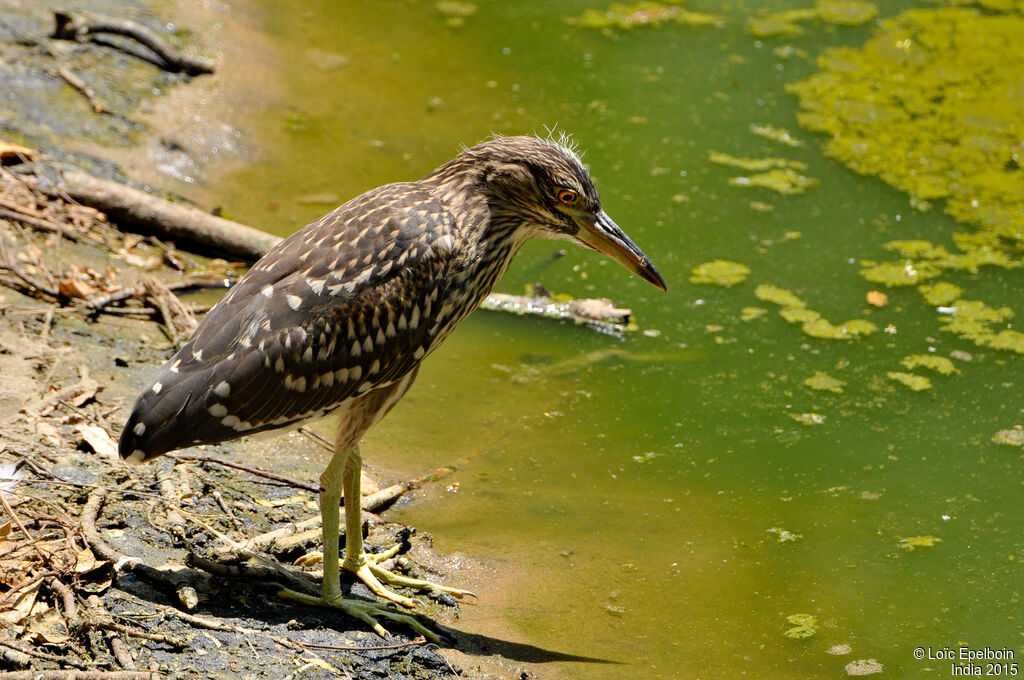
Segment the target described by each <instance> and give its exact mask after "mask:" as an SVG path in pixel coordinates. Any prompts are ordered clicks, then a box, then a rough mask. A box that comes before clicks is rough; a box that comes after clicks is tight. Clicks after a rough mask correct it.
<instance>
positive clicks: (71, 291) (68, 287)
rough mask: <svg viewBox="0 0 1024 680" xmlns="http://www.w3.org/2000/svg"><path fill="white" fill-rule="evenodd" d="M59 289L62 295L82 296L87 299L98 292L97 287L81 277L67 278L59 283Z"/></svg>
mask: <svg viewBox="0 0 1024 680" xmlns="http://www.w3.org/2000/svg"><path fill="white" fill-rule="evenodd" d="M57 290H58V291H59V292H60V294H61V295H64V296H65V297H70V298H80V299H82V300H86V299H88V298H90V297H92V296H93V295H95V294H96V288H95V287H94V286H93V285H92V284H90V283H88V282H87V281H82V280H81V279H73V278H70V277H68V278H65V279H62V280H61V282H60V283H59V284H57Z"/></svg>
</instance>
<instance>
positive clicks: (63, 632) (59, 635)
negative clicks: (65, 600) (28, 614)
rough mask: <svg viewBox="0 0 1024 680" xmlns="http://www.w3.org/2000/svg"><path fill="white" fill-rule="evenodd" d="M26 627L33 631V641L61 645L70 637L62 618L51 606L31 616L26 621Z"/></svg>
mask: <svg viewBox="0 0 1024 680" xmlns="http://www.w3.org/2000/svg"><path fill="white" fill-rule="evenodd" d="M28 629H29V630H30V631H31V632H32V633H35V639H34V640H33V641H34V642H43V643H46V644H50V645H62V644H64V643H66V642H67V641H68V640H69V639H71V636H70V635H68V629H67V627H66V626H65V625H64V620H63V619H62V618H61V616H60V613H59V612H58V611H57V610H56V609H54V608H53V607H50V608H48V609H47V610H46V611H43V612H40V613H38V614H36V615H35V616H33V617H32V618H31V619H30V620H29V622H28Z"/></svg>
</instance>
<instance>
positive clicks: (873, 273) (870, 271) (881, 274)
mask: <svg viewBox="0 0 1024 680" xmlns="http://www.w3.org/2000/svg"><path fill="white" fill-rule="evenodd" d="M861 267H862V269H861V270H860V275H861V276H863V277H864V278H865V279H867V280H868V281H870V282H871V283H880V284H882V285H885V286H889V287H890V288H893V287H897V286H913V285H915V284H917V283H920V282H921V281H927V280H929V279H934V278H936V277H938V276H941V275H942V270H941V269H939V268H938V267H936V266H935V265H934V264H932V263H931V262H927V261H919V262H915V261H912V260H904V261H902V262H871V261H870V260H862V261H861Z"/></svg>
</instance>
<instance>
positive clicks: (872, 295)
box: [867, 290, 889, 307]
mask: <svg viewBox="0 0 1024 680" xmlns="http://www.w3.org/2000/svg"><path fill="white" fill-rule="evenodd" d="M867 299H868V304H869V305H874V306H875V307H885V306H886V305H887V304H889V296H888V295H886V294H885V293H883V292H881V291H878V290H869V291H868V294H867Z"/></svg>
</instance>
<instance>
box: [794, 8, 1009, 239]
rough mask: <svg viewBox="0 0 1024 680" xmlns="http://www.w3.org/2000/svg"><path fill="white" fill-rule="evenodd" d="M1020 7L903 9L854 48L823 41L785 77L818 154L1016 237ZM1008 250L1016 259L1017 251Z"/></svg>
mask: <svg viewBox="0 0 1024 680" xmlns="http://www.w3.org/2000/svg"><path fill="white" fill-rule="evenodd" d="M1022 35H1024V16H1022V15H1021V14H1019V13H1005V14H1004V13H995V12H992V11H988V12H982V11H979V10H978V9H975V8H966V7H945V8H935V9H910V10H907V11H904V12H902V13H900V14H899V15H897V16H895V17H892V18H888V19H884V20H882V21H881V23H880V28H879V29H878V31H877V32H876V34H875V36H874V37H873V38H872V39H871V40H869V41H868V42H867V43H866V44H865V45H864V46H863V47H861V48H854V47H834V48H830V49H829V50H827V51H826V52H825V53H824V54H823V55H822V56H821V57H820V58H819V59H818V66H819V67H820V69H821V71H820V72H819V73H817V74H815V75H813V76H811V77H810V78H808V79H806V80H803V81H801V82H798V83H793V84H791V85H789V86H788V89H789V90H790V91H791V92H793V93H795V94H796V95H797V96H798V97H799V99H800V106H801V109H802V111H801V113H800V114H799V116H798V119H799V121H800V123H801V125H803V126H804V127H807V128H809V129H812V130H816V131H819V132H824V133H826V134H827V135H829V139H828V142H827V144H826V151H827V153H828V154H829V155H830V156H832V157H834V158H837V159H839V160H840V161H842V162H843V163H845V164H846V165H848V166H849V167H851V168H852V169H854V170H855V171H857V172H859V173H861V174H865V175H875V176H878V177H880V178H881V179H882V180H884V181H885V182H887V183H889V184H891V185H893V186H895V187H897V188H899V189H901V190H903V191H906V192H907V193H908V194H910V195H911V197H912V198H913V199H914V202H915V204H916V205H918V206H920V207H925V206H927V205H928V204H929V203H930V202H932V201H936V200H944V201H945V202H946V209H947V210H948V211H949V212H950V213H951V214H952V215H953V216H955V217H956V218H957V219H958V220H960V221H962V222H965V223H968V224H972V225H974V226H976V227H978V228H979V229H982V230H986V231H989V232H991V233H992V234H995V235H998V236H999V237H1002V238H1004V239H1009V240H1011V241H1012V242H1014V243H1020V242H1021V241H1022V240H1024V171H1022V166H1024V158H1022V155H1024V154H1022V149H1021V138H1022V128H1021V121H1022V120H1024V94H1022V89H1021V80H1020V69H1019V68H1014V67H1010V66H1009V65H1011V64H1022V63H1024V40H1021V39H1020V37H1021V36H1022ZM1018 259H1019V257H1018Z"/></svg>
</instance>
